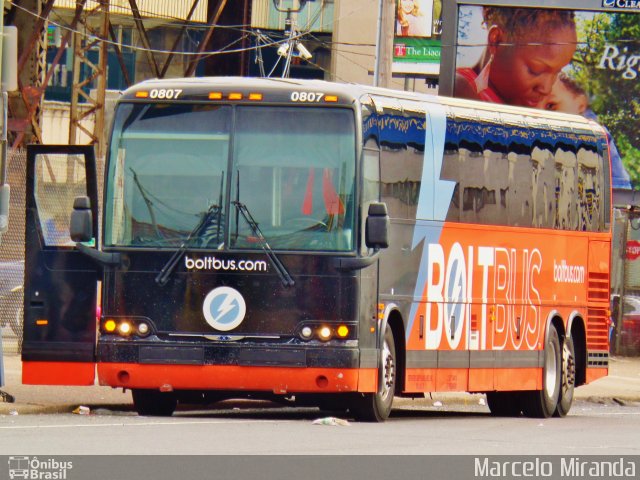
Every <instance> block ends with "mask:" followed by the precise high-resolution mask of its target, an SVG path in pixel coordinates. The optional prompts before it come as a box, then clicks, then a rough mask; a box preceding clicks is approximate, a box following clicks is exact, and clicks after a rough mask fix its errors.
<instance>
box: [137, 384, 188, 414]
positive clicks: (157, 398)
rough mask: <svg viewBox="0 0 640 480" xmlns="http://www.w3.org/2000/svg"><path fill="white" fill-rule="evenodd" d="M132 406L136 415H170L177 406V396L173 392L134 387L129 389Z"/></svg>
mask: <svg viewBox="0 0 640 480" xmlns="http://www.w3.org/2000/svg"><path fill="white" fill-rule="evenodd" d="M131 396H132V397H133V407H134V408H135V410H136V412H138V415H143V416H148V417H170V416H171V415H173V412H174V411H175V410H176V407H177V406H178V398H177V397H176V394H175V393H173V392H166V393H165V392H161V391H159V390H146V389H139V388H134V389H133V390H132V391H131Z"/></svg>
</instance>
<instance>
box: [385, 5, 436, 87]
mask: <svg viewBox="0 0 640 480" xmlns="http://www.w3.org/2000/svg"><path fill="white" fill-rule="evenodd" d="M441 14H442V0H397V4H396V22H395V29H394V38H393V67H392V68H393V72H394V73H407V74H431V75H437V74H438V72H439V71H440V35H441V33H442V19H441Z"/></svg>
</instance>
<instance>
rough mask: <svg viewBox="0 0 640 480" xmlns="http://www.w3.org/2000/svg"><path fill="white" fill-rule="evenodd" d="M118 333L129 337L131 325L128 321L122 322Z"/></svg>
mask: <svg viewBox="0 0 640 480" xmlns="http://www.w3.org/2000/svg"><path fill="white" fill-rule="evenodd" d="M118 332H119V333H120V335H129V334H130V333H131V324H130V323H129V322H127V321H123V322H120V325H118Z"/></svg>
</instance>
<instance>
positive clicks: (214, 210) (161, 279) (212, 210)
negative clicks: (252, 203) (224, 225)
mask: <svg viewBox="0 0 640 480" xmlns="http://www.w3.org/2000/svg"><path fill="white" fill-rule="evenodd" d="M221 209H222V207H220V206H219V205H217V204H215V203H212V204H211V205H209V208H208V209H207V211H206V212H205V214H204V215H203V216H202V218H201V219H200V221H199V222H198V224H197V225H196V226H195V227H193V230H191V231H190V232H189V235H187V238H185V239H184V241H183V242H182V244H181V245H180V247H179V248H178V249H177V250H176V251H175V253H174V254H173V255H172V256H171V258H170V259H169V261H168V262H167V263H166V265H165V266H164V267H162V270H160V273H158V276H157V277H156V283H157V284H158V285H160V286H164V285H166V283H167V281H168V280H169V275H171V273H172V272H173V270H174V269H175V268H176V265H177V264H178V260H180V257H181V256H182V254H183V253H184V252H185V250H186V249H187V248H188V247H189V246H190V245H191V240H192V239H193V238H194V237H196V236H197V235H199V234H200V232H201V231H202V230H204V228H205V227H206V226H207V224H208V223H209V221H210V220H211V219H212V218H213V217H214V215H219V216H221ZM218 223H220V219H218ZM218 228H220V227H219V225H218Z"/></svg>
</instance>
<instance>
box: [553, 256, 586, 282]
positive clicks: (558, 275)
mask: <svg viewBox="0 0 640 480" xmlns="http://www.w3.org/2000/svg"><path fill="white" fill-rule="evenodd" d="M584 277H585V268H584V267H583V266H582V265H568V264H567V261H566V260H560V263H556V260H555V258H554V259H553V281H554V282H556V283H584Z"/></svg>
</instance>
